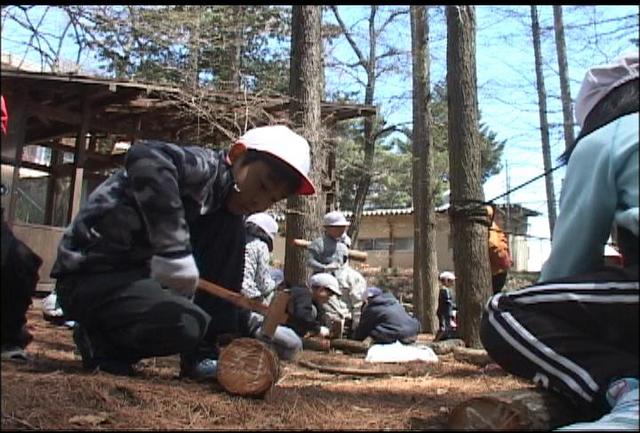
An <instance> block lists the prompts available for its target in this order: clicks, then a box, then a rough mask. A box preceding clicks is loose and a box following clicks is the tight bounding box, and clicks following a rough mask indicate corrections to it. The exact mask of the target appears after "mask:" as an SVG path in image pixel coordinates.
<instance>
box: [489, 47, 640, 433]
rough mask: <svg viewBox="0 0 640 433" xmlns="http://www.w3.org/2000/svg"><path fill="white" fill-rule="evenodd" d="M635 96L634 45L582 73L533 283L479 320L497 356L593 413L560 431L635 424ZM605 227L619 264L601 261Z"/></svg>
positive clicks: (502, 297)
mask: <svg viewBox="0 0 640 433" xmlns="http://www.w3.org/2000/svg"><path fill="white" fill-rule="evenodd" d="M638 98H639V93H638V52H637V51H635V52H633V53H630V54H628V55H625V56H622V57H621V58H618V59H616V61H614V62H613V63H611V64H607V65H599V66H594V67H592V68H591V69H590V70H589V71H588V72H587V74H586V76H585V78H584V80H583V82H582V87H581V88H580V92H579V93H578V97H577V99H576V110H575V114H576V120H577V121H578V124H579V125H580V128H581V130H580V134H579V135H578V137H577V139H576V141H575V143H574V144H573V145H572V146H571V147H570V148H569V149H568V151H567V152H566V153H565V155H564V159H565V161H567V160H568V166H567V171H566V177H565V180H564V184H563V189H562V195H561V197H560V213H559V215H558V220H557V222H556V225H555V228H554V232H553V242H552V245H551V254H550V256H549V259H548V260H547V262H546V263H545V264H544V266H543V268H542V272H541V276H540V281H539V282H538V284H536V285H533V286H530V287H526V288H523V289H520V290H516V291H514V292H510V293H508V294H497V295H495V296H493V297H492V298H491V299H490V300H489V302H488V303H487V306H486V309H485V312H484V315H483V318H482V324H481V332H480V336H481V339H482V343H483V345H484V347H485V349H486V350H487V352H488V353H489V355H490V356H491V358H493V359H494V360H495V362H497V363H498V364H500V366H501V367H503V368H504V369H505V370H507V371H509V372H510V373H513V374H515V375H518V376H521V377H524V378H528V379H530V380H532V381H534V382H535V383H538V384H539V385H541V386H543V387H545V388H547V389H550V390H553V391H555V392H558V393H560V394H562V395H563V396H565V397H567V398H568V399H569V400H570V401H571V402H573V403H574V404H575V405H576V407H577V408H578V409H579V412H580V414H581V415H582V416H583V418H584V419H585V420H590V421H591V420H594V419H595V420H596V421H593V422H583V423H577V424H572V425H569V426H566V427H563V428H561V430H635V431H638V425H639V420H638V375H639V371H638V370H639V369H638V343H639V338H638V329H640V327H639V324H638V316H639V315H638V311H639V310H638V299H639V295H638V293H639V284H638V225H639V224H638V136H639V133H638V130H639V127H638V125H639V118H638ZM612 226H614V227H615V231H616V232H617V240H618V244H619V246H620V249H621V253H622V255H623V259H624V266H623V267H607V266H605V265H604V254H603V250H604V245H605V243H606V242H607V239H608V238H609V234H610V231H611V228H612ZM598 418H599V419H598Z"/></svg>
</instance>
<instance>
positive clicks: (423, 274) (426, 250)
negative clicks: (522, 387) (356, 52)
mask: <svg viewBox="0 0 640 433" xmlns="http://www.w3.org/2000/svg"><path fill="white" fill-rule="evenodd" d="M410 13H411V45H412V49H411V52H412V59H413V140H412V141H413V158H412V161H413V164H412V166H413V167H412V172H413V175H412V179H413V209H414V211H413V233H414V236H413V238H414V247H413V299H414V311H415V314H416V317H417V318H418V320H419V321H420V323H421V324H422V331H423V332H428V333H432V334H435V333H436V331H437V330H438V323H437V320H436V308H437V303H438V277H437V273H438V265H437V254H436V248H435V245H436V221H435V212H434V209H435V205H434V200H433V194H432V191H433V189H434V188H433V183H434V180H433V178H434V173H433V154H434V152H435V151H434V148H433V138H432V136H431V112H430V107H429V103H430V100H431V91H430V84H429V24H428V16H427V7H426V6H410Z"/></svg>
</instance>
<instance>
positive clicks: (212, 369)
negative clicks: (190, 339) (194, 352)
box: [180, 358, 218, 380]
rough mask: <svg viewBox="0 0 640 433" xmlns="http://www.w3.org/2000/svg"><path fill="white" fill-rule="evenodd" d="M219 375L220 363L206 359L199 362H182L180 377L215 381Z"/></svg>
mask: <svg viewBox="0 0 640 433" xmlns="http://www.w3.org/2000/svg"><path fill="white" fill-rule="evenodd" d="M217 373H218V361H217V360H215V359H211V358H204V359H201V360H200V361H197V362H188V361H184V360H182V359H181V360H180V377H188V378H189V379H193V380H208V379H215V378H216V375H217Z"/></svg>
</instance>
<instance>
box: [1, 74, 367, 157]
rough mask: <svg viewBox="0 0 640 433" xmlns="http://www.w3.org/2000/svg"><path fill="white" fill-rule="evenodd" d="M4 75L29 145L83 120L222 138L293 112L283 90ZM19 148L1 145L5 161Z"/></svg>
mask: <svg viewBox="0 0 640 433" xmlns="http://www.w3.org/2000/svg"><path fill="white" fill-rule="evenodd" d="M1 79H2V93H3V95H4V97H5V99H6V101H7V105H8V108H9V115H10V116H11V114H12V112H13V111H14V110H16V109H23V110H25V114H26V124H25V128H24V130H25V133H24V134H25V136H24V141H23V143H24V145H25V146H27V145H30V144H42V145H44V146H51V145H52V144H51V141H52V140H54V141H55V140H57V139H60V138H63V137H76V136H77V133H78V128H79V126H80V125H81V124H82V122H83V120H84V121H85V122H86V125H87V130H88V132H90V133H92V134H98V135H109V136H111V137H114V138H115V139H116V140H130V139H133V138H154V139H162V140H170V141H174V142H191V143H200V144H205V145H206V144H208V145H213V146H217V145H220V144H222V143H225V142H227V141H229V140H230V139H231V138H235V137H237V136H239V135H240V134H241V133H242V130H243V128H245V127H247V128H251V127H255V126H261V125H266V124H269V123H273V122H274V121H276V122H284V123H287V122H288V117H289V114H288V109H289V103H290V99H289V97H288V96H282V95H277V96H274V95H255V94H247V93H243V92H225V91H216V90H209V89H207V90H202V91H198V92H194V93H193V94H186V93H185V92H184V91H183V90H181V89H179V88H176V87H170V86H162V85H157V84H153V83H143V82H135V81H123V80H112V79H106V78H96V77H90V76H82V75H75V74H55V73H41V72H30V71H24V70H18V69H16V68H14V67H12V66H10V65H7V64H4V63H3V64H2V70H1ZM204 106H206V108H207V109H206V110H204V109H203V107H204ZM321 112H322V118H323V121H324V122H325V123H331V122H337V121H341V120H346V119H351V118H357V117H363V116H370V115H374V114H375V113H376V108H375V107H374V106H367V105H359V104H342V103H329V102H323V103H322V105H321ZM12 141H13V140H12ZM58 142H59V140H58ZM69 150H70V151H71V150H73V148H72V147H71V148H70V149H69ZM14 153H15V149H11V148H8V147H7V146H4V145H3V149H2V155H3V158H2V159H3V162H9V161H10V160H11V159H13V158H11V157H9V155H13V154H14Z"/></svg>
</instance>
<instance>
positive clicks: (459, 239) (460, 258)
mask: <svg viewBox="0 0 640 433" xmlns="http://www.w3.org/2000/svg"><path fill="white" fill-rule="evenodd" d="M475 29H476V19H475V9H474V7H473V6H447V89H448V91H449V100H448V109H449V114H448V116H449V119H448V122H449V127H448V128H449V130H448V133H449V166H450V171H451V179H450V182H451V200H450V204H451V206H450V209H449V212H450V216H451V218H452V231H453V263H454V267H455V273H456V277H457V278H456V295H457V299H458V309H459V310H458V311H459V312H458V332H459V334H460V336H461V338H462V339H463V340H464V341H465V343H466V345H467V346H468V347H472V348H481V347H482V344H481V342H480V319H481V317H482V311H483V307H484V305H485V303H486V301H487V300H488V298H489V295H490V293H491V278H490V271H489V251H488V231H487V227H486V225H483V224H480V223H478V222H477V220H475V221H474V218H473V216H474V215H475V216H480V215H486V213H484V207H483V206H482V203H483V202H484V192H483V190H482V180H481V174H482V169H481V165H480V140H479V128H478V102H477V101H478V100H477V89H476V85H477V80H476V61H475V45H476V44H475Z"/></svg>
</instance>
